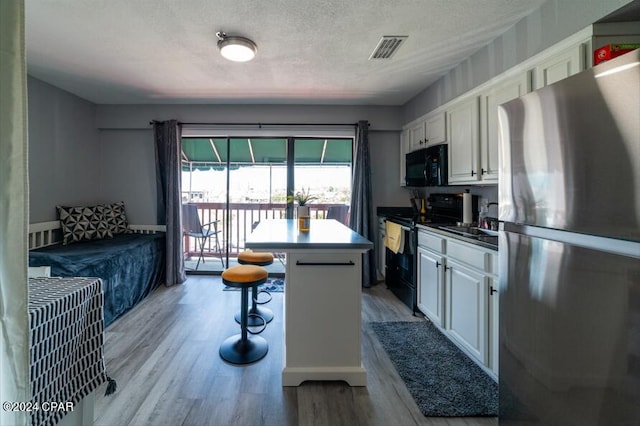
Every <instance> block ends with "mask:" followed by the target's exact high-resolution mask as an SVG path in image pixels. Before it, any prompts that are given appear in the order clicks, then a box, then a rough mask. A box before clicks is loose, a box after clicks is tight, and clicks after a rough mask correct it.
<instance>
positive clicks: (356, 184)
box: [349, 120, 376, 287]
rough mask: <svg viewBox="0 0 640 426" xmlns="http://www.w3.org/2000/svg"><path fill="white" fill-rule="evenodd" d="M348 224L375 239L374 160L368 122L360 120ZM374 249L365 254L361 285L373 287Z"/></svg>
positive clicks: (369, 238)
mask: <svg viewBox="0 0 640 426" xmlns="http://www.w3.org/2000/svg"><path fill="white" fill-rule="evenodd" d="M351 183H352V185H351V217H350V219H349V226H350V227H351V229H353V230H354V231H355V232H357V233H358V234H360V235H362V236H363V237H365V238H366V239H368V240H369V241H375V240H374V238H375V236H374V226H373V207H372V199H371V194H372V192H371V160H370V158H369V122H368V121H364V120H362V121H359V122H358V128H357V129H356V140H355V143H354V147H353V179H352V182H351ZM375 258H376V257H375V253H374V252H373V250H369V251H368V252H366V253H365V254H364V255H363V256H362V285H363V286H364V287H371V285H372V284H373V283H375V279H376V264H375Z"/></svg>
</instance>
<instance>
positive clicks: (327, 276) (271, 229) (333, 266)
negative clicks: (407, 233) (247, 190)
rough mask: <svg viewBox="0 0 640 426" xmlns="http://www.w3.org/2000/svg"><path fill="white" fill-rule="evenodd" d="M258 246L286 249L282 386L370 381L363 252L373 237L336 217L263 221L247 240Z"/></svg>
mask: <svg viewBox="0 0 640 426" xmlns="http://www.w3.org/2000/svg"><path fill="white" fill-rule="evenodd" d="M245 245H246V247H247V248H251V249H253V250H256V251H277V252H284V253H286V256H287V266H286V272H285V274H286V276H285V288H284V321H283V324H284V326H283V330H284V351H283V352H284V368H283V370H282V385H283V386H298V385H300V384H301V383H302V382H304V381H305V380H344V381H346V382H347V383H348V384H349V385H351V386H366V384H367V376H366V371H365V369H364V367H363V365H362V357H361V343H360V333H361V289H362V254H363V253H365V252H366V251H368V250H370V249H371V248H372V247H373V243H372V242H371V241H369V240H367V239H366V238H364V237H362V236H361V235H359V234H357V233H356V232H354V231H352V230H351V229H349V228H347V227H346V226H344V225H343V224H341V223H340V222H338V221H336V220H331V219H329V220H312V221H311V227H310V231H309V232H300V231H299V230H298V228H297V221H296V220H292V219H289V220H287V219H280V220H268V221H264V222H261V223H260V224H259V225H258V227H257V228H256V229H255V231H254V232H253V233H252V234H251V235H250V236H249V238H248V239H247V241H246V244H245Z"/></svg>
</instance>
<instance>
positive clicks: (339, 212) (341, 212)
mask: <svg viewBox="0 0 640 426" xmlns="http://www.w3.org/2000/svg"><path fill="white" fill-rule="evenodd" d="M327 219H335V220H337V221H338V222H340V223H342V224H343V225H346V226H349V206H347V205H342V206H330V207H329V208H328V209H327Z"/></svg>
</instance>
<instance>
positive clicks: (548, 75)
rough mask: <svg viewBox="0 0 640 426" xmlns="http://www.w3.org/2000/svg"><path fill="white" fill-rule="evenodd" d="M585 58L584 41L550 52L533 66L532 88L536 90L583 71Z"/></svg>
mask: <svg viewBox="0 0 640 426" xmlns="http://www.w3.org/2000/svg"><path fill="white" fill-rule="evenodd" d="M586 58H587V57H586V45H585V43H578V44H577V45H575V46H572V47H570V48H568V49H565V50H563V51H561V52H558V53H554V54H552V55H551V56H549V57H548V58H546V59H545V60H543V61H542V62H541V63H539V64H538V65H537V66H536V67H535V71H534V79H533V88H534V89H535V90H537V89H540V88H542V87H545V86H548V85H550V84H553V83H555V82H557V81H560V80H562V79H565V78H567V77H570V76H572V75H574V74H577V73H579V72H581V71H584V70H585V69H586V63H587V60H586Z"/></svg>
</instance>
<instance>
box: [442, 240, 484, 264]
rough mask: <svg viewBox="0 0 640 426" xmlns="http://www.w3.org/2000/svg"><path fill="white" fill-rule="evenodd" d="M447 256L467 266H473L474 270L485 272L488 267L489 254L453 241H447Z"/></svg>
mask: <svg viewBox="0 0 640 426" xmlns="http://www.w3.org/2000/svg"><path fill="white" fill-rule="evenodd" d="M447 256H448V257H452V258H455V259H456V260H458V261H460V262H463V263H466V264H467V265H469V266H473V267H474V268H477V269H480V270H482V271H485V270H487V268H488V267H490V266H489V258H490V254H489V253H487V252H485V251H482V250H479V249H476V248H474V247H471V246H469V245H467V244H464V243H459V242H457V241H454V240H449V242H448V243H447Z"/></svg>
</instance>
